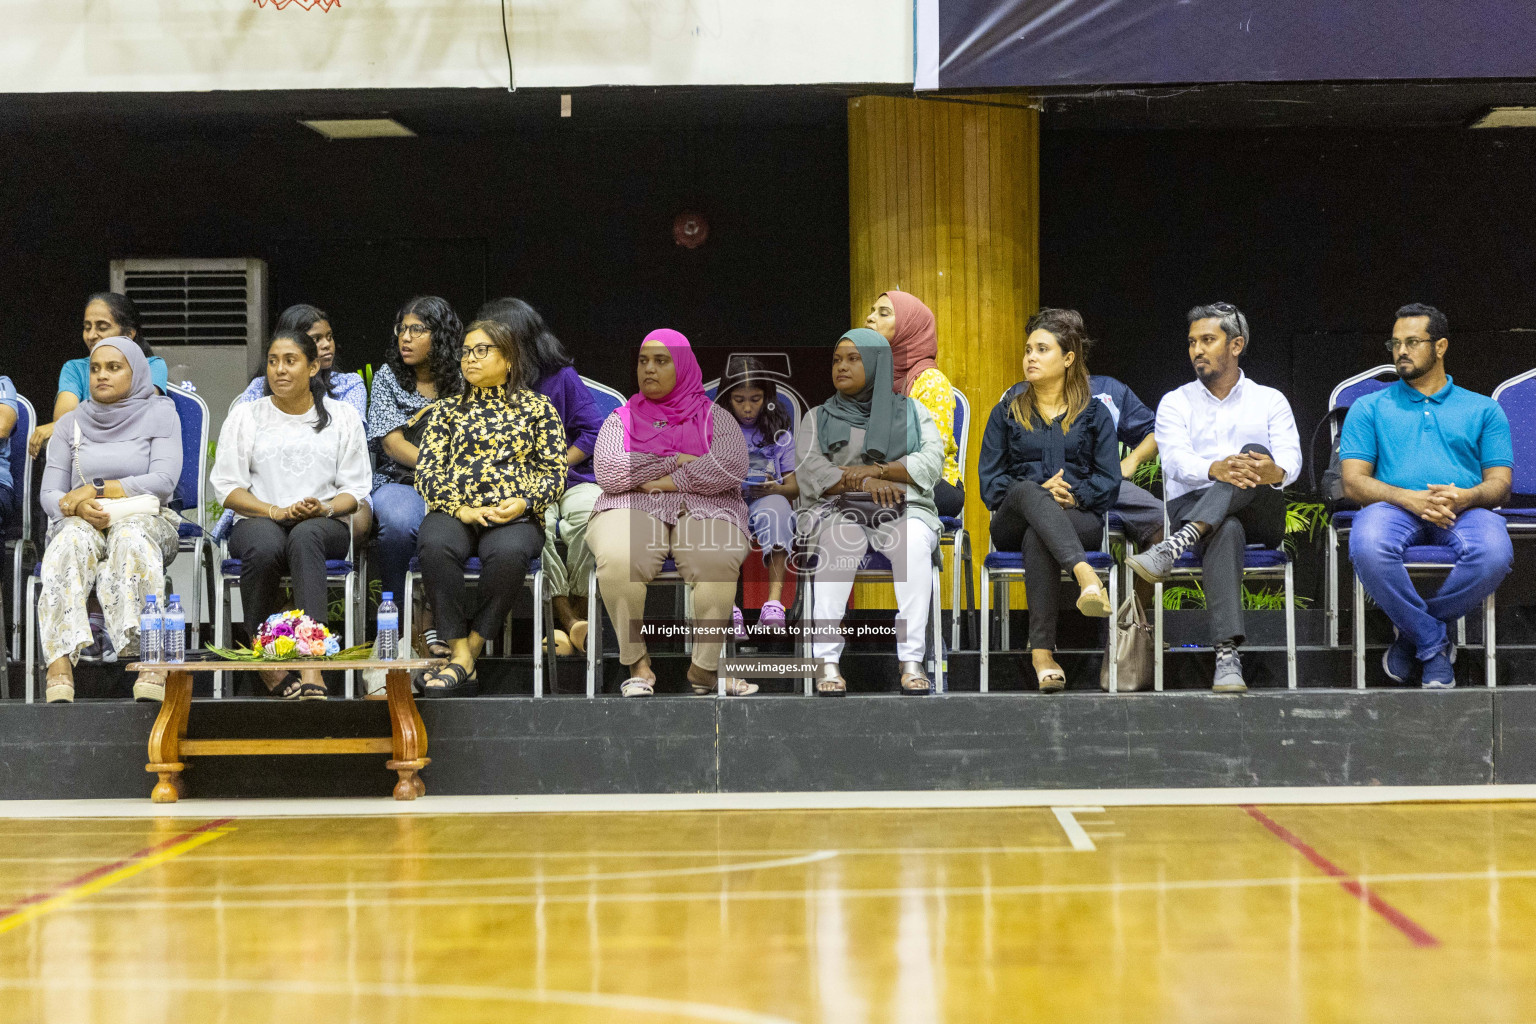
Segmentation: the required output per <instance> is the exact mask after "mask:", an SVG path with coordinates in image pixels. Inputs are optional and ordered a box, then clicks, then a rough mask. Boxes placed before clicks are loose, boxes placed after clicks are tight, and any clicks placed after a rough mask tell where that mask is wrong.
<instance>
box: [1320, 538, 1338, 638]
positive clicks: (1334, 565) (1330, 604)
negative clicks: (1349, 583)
mask: <svg viewBox="0 0 1536 1024" xmlns="http://www.w3.org/2000/svg"><path fill="white" fill-rule="evenodd" d="M1326 564H1327V571H1326V573H1325V579H1324V583H1323V587H1324V590H1323V618H1324V620H1325V621H1326V623H1327V626H1328V636H1327V642H1328V646H1329V647H1330V648H1333V647H1337V646H1339V534H1338V531H1337V530H1335V529H1334V526H1333V522H1332V521H1331V520H1330V521H1329V523H1328V554H1327V563H1326Z"/></svg>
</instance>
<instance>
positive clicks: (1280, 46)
mask: <svg viewBox="0 0 1536 1024" xmlns="http://www.w3.org/2000/svg"><path fill="white" fill-rule="evenodd" d="M930 5H936V6H937V11H936V12H933V11H932V8H931V6H930ZM918 12H919V13H918V19H917V24H918V40H917V45H918V60H917V65H918V68H919V73H918V79H919V81H918V88H920V89H935V88H936V89H968V88H988V89H995V88H1009V87H1016V86H1062V85H1077V86H1082V85H1089V86H1091V85H1112V84H1159V83H1174V82H1277V81H1279V82H1296V81H1336V80H1344V79H1354V80H1360V79H1376V80H1383V79H1414V78H1419V79H1432V78H1518V77H1523V76H1528V75H1530V74H1531V73H1532V71H1533V69H1536V63H1533V60H1532V56H1531V40H1532V38H1533V37H1536V5H1533V4H1531V3H1530V2H1529V0H1452V2H1447V0H1247V2H1244V3H1241V4H1235V3H1230V2H1228V0H919V3H918ZM934 13H936V14H937V16H936V17H935V16H934ZM935 48H936V49H935ZM924 69H929V70H926V71H925V70H924ZM933 69H936V71H937V74H936V75H934V74H933Z"/></svg>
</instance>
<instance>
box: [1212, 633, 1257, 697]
mask: <svg viewBox="0 0 1536 1024" xmlns="http://www.w3.org/2000/svg"><path fill="white" fill-rule="evenodd" d="M1211 689H1212V690H1214V691H1215V692H1216V693H1246V692H1247V690H1248V684H1247V683H1245V682H1243V659H1242V658H1241V657H1239V656H1238V653H1237V648H1236V647H1235V646H1233V645H1232V644H1217V645H1216V678H1215V680H1214V681H1213V682H1212V683H1211Z"/></svg>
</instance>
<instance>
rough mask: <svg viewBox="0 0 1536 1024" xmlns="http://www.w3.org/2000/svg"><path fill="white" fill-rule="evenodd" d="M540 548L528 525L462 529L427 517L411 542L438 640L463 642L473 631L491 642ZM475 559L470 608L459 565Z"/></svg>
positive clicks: (540, 537)
mask: <svg viewBox="0 0 1536 1024" xmlns="http://www.w3.org/2000/svg"><path fill="white" fill-rule="evenodd" d="M543 547H544V527H543V526H542V525H534V524H533V523H532V522H530V521H528V520H527V519H518V520H515V521H514V522H510V523H506V524H503V525H501V526H465V525H464V524H463V523H461V522H459V521H458V520H457V519H456V518H454V517H453V516H450V515H448V514H446V513H443V512H428V513H427V518H426V519H424V520H422V522H421V531H420V532H419V533H418V534H417V536H416V553H417V555H418V556H419V557H420V559H421V575H422V580H423V581H424V582H425V584H426V588H427V600H428V601H429V602H430V603H431V605H432V614H433V615H434V616H435V617H436V623H437V635H438V636H440V637H441V638H442V639H444V640H462V639H464V638H465V637H467V636H469V634H470V631H471V630H473V631H474V632H476V633H478V634H479V635H480V636H481V637H482V638H483V639H487V640H489V639H494V638H495V637H496V636H497V635H498V634H500V632H501V624H502V623H503V622H504V621H506V618H507V614H508V613H509V612H510V611H511V610H512V598H513V597H514V596H515V595H516V594H517V592H518V590H519V589H521V588H522V586H523V580H524V578H525V577H526V576H527V575H528V563H529V562H530V561H532V560H533V559H534V558H536V557H538V554H539V551H540V550H542V549H543ZM476 556H478V557H479V559H480V596H479V603H478V604H476V605H472V604H471V603H470V600H469V596H468V585H467V584H466V583H465V581H464V563H465V562H467V561H468V560H469V559H470V558H471V557H476ZM535 653H537V652H535Z"/></svg>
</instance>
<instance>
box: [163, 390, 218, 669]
mask: <svg viewBox="0 0 1536 1024" xmlns="http://www.w3.org/2000/svg"><path fill="white" fill-rule="evenodd" d="M165 393H166V394H167V395H168V396H169V397H170V399H171V401H173V402H175V403H176V414H177V415H178V416H179V417H180V418H181V479H180V480H178V481H177V482H176V494H175V496H174V497H173V499H172V507H173V508H175V509H176V510H177V511H178V512H180V513H181V519H182V522H181V526H180V527H179V529H178V543H177V550H178V551H179V552H181V553H183V554H185V553H187V552H191V554H192V603H191V606H190V608H189V609H188V611H189V612H190V613H191V614H190V615H189V616H188V618H187V625H189V626H191V627H192V635H191V637H190V638H189V640H188V643H187V647H188V648H189V649H192V650H196V649H197V648H199V647H201V646H202V643H203V641H202V628H201V626H202V623H203V621H204V619H203V574H204V572H205V571H206V573H207V575H208V580H209V585H210V587H211V586H212V581H213V545H212V544H211V543H209V541H208V534H209V532H211V530H212V527H211V526H209V524H208V522H207V515H208V513H207V510H206V504H207V502H206V498H205V497H204V488H205V486H206V481H207V479H208V405H207V403H205V402H204V401H203V399H202V397H201V396H199V395H198V394H197V393H196V391H195V390H194V389H193V388H191V387H190V386H183V387H177V386H176V385H174V384H171V385H169V386H167V387H166V389H165ZM211 618H212V617H211V616H210V620H211Z"/></svg>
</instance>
